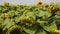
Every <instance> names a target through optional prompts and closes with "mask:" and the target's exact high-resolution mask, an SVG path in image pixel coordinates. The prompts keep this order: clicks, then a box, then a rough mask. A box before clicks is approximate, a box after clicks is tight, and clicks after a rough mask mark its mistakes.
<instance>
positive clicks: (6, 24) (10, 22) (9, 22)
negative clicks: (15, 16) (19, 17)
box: [2, 19, 14, 31]
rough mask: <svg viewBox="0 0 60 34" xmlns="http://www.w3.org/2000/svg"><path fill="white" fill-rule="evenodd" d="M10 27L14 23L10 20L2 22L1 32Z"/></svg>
mask: <svg viewBox="0 0 60 34" xmlns="http://www.w3.org/2000/svg"><path fill="white" fill-rule="evenodd" d="M12 25H14V22H12V21H11V20H10V19H6V20H4V21H3V23H2V26H3V31H4V30H6V29H8V28H9V27H11V26H12Z"/></svg>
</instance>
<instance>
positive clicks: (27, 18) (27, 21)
mask: <svg viewBox="0 0 60 34" xmlns="http://www.w3.org/2000/svg"><path fill="white" fill-rule="evenodd" d="M21 23H22V24H26V23H29V24H34V23H35V20H33V18H31V17H29V16H26V17H25V18H24V19H22V20H21Z"/></svg>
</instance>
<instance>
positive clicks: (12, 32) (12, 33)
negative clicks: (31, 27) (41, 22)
mask: <svg viewBox="0 0 60 34" xmlns="http://www.w3.org/2000/svg"><path fill="white" fill-rule="evenodd" d="M7 34H22V28H21V27H20V26H17V25H15V26H13V27H11V28H10V29H9V30H8V32H7Z"/></svg>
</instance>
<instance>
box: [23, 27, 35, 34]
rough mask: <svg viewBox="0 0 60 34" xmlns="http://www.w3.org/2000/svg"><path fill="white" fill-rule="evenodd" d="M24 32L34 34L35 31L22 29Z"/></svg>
mask: <svg viewBox="0 0 60 34" xmlns="http://www.w3.org/2000/svg"><path fill="white" fill-rule="evenodd" d="M23 29H24V31H25V32H27V33H28V34H34V33H35V31H33V30H30V29H27V28H23Z"/></svg>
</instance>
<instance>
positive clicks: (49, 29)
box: [41, 21, 57, 32]
mask: <svg viewBox="0 0 60 34" xmlns="http://www.w3.org/2000/svg"><path fill="white" fill-rule="evenodd" d="M41 26H42V27H43V29H45V30H46V31H49V32H50V31H52V30H53V29H57V25H56V23H55V21H53V22H52V23H51V24H47V25H41Z"/></svg>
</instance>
